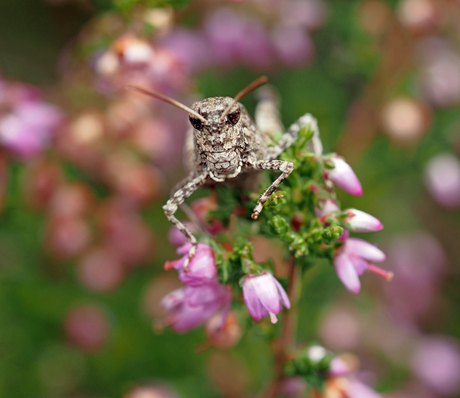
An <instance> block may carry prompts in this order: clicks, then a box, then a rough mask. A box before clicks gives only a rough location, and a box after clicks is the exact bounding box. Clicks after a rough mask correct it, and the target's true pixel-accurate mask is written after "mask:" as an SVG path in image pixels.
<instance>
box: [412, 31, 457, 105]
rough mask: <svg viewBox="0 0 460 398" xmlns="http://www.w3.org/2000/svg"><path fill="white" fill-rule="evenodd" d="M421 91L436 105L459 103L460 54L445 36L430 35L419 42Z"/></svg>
mask: <svg viewBox="0 0 460 398" xmlns="http://www.w3.org/2000/svg"><path fill="white" fill-rule="evenodd" d="M418 52H419V59H420V61H419V62H420V70H421V73H420V79H419V85H420V88H421V91H422V94H424V96H425V97H426V99H427V100H428V101H429V102H431V103H432V104H434V105H438V106H453V105H456V104H458V103H459V102H460V55H458V53H457V51H456V49H455V46H454V44H453V43H451V42H450V41H448V39H446V38H441V37H428V38H426V39H424V40H422V41H421V42H420V45H419V48H418Z"/></svg>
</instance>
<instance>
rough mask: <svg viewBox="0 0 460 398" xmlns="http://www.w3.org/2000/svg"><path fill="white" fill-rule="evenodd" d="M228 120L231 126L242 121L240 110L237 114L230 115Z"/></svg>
mask: <svg viewBox="0 0 460 398" xmlns="http://www.w3.org/2000/svg"><path fill="white" fill-rule="evenodd" d="M227 119H228V121H229V122H230V123H231V124H233V125H235V124H237V123H238V120H240V110H239V109H237V110H236V111H235V112H232V113H229V114H228V116H227Z"/></svg>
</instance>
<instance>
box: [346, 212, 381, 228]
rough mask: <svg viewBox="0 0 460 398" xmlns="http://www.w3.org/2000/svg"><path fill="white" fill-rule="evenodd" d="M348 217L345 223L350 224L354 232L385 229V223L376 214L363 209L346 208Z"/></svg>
mask: <svg viewBox="0 0 460 398" xmlns="http://www.w3.org/2000/svg"><path fill="white" fill-rule="evenodd" d="M346 212H347V213H348V217H347V218H346V219H345V224H348V225H349V227H350V230H351V231H353V232H377V231H381V230H382V229H383V224H382V223H381V222H380V221H379V220H378V219H377V218H375V217H374V216H371V215H370V214H367V213H365V212H364V211H361V210H356V209H348V210H346Z"/></svg>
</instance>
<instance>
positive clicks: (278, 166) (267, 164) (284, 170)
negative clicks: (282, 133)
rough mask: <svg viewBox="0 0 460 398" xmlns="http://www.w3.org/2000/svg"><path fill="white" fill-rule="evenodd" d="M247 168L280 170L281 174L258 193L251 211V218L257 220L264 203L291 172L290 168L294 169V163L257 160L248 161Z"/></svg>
mask: <svg viewBox="0 0 460 398" xmlns="http://www.w3.org/2000/svg"><path fill="white" fill-rule="evenodd" d="M247 167H248V168H252V169H254V170H277V171H281V175H280V176H279V177H278V178H277V179H276V180H275V181H274V182H273V183H272V185H270V186H269V187H268V189H267V190H266V191H265V192H264V193H263V194H262V195H260V198H259V200H258V201H257V205H256V207H255V208H254V211H253V213H252V216H251V217H252V218H253V219H254V220H257V218H258V217H259V214H260V212H261V211H262V208H263V207H264V204H265V203H266V202H267V201H268V200H269V199H270V196H271V194H272V193H273V192H275V191H276V190H277V189H278V187H279V186H280V185H281V183H282V182H283V181H284V180H285V179H286V178H288V176H289V174H291V172H292V170H294V164H293V163H291V162H285V161H284V160H259V161H256V162H253V163H249V164H248V166H247Z"/></svg>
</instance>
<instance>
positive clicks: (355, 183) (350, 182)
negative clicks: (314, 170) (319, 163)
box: [324, 156, 363, 196]
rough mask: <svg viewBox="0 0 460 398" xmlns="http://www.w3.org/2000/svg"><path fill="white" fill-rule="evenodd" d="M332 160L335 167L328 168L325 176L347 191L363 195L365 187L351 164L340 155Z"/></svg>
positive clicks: (355, 194)
mask: <svg viewBox="0 0 460 398" xmlns="http://www.w3.org/2000/svg"><path fill="white" fill-rule="evenodd" d="M330 161H331V162H332V163H333V164H334V168H333V169H326V170H325V172H324V175H325V177H326V178H328V179H329V180H331V181H332V182H333V183H334V184H335V185H337V186H338V187H339V188H341V189H343V190H344V191H345V192H348V193H349V194H351V195H354V196H361V195H362V194H363V188H362V187H361V183H360V182H359V180H358V177H356V174H355V172H354V171H353V169H352V168H351V167H350V165H349V164H348V163H347V162H345V160H343V159H342V158H341V157H339V156H334V157H332V158H330Z"/></svg>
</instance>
